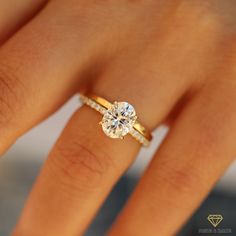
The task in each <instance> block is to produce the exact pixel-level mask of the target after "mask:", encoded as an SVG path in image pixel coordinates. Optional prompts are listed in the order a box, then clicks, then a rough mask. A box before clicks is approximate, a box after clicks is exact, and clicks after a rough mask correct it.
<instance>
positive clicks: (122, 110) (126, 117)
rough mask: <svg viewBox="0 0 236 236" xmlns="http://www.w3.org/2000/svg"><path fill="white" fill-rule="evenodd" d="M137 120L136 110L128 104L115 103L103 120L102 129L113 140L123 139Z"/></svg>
mask: <svg viewBox="0 0 236 236" xmlns="http://www.w3.org/2000/svg"><path fill="white" fill-rule="evenodd" d="M136 119H137V116H136V112H135V109H134V107H133V106H132V105H130V104H129V103H128V102H115V103H114V104H113V105H112V106H111V107H110V108H109V109H107V110H106V112H105V113H104V116H103V118H102V123H101V124H102V129H103V131H104V133H105V134H106V135H107V136H109V137H111V138H123V137H124V136H125V135H126V134H127V133H129V132H130V130H131V129H132V127H133V125H134V123H135V121H136Z"/></svg>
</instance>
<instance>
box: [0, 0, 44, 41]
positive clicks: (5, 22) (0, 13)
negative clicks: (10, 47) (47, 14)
mask: <svg viewBox="0 0 236 236" xmlns="http://www.w3.org/2000/svg"><path fill="white" fill-rule="evenodd" d="M45 2H46V0H36V1H31V0H23V1H22V0H21V1H13V0H10V1H1V9H0V44H2V43H3V42H4V41H5V40H6V39H7V38H9V37H10V36H11V35H12V34H13V33H14V32H15V31H16V30H18V29H19V28H20V27H21V26H22V25H23V24H24V23H26V22H27V21H28V20H29V19H30V18H32V17H33V16H34V15H35V14H36V13H37V12H38V11H39V10H40V9H41V8H42V6H43V5H44V4H45Z"/></svg>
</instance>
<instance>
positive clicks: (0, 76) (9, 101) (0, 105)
mask: <svg viewBox="0 0 236 236" xmlns="http://www.w3.org/2000/svg"><path fill="white" fill-rule="evenodd" d="M21 86H22V83H21V82H20V80H19V78H18V77H17V76H16V75H15V73H14V72H13V71H12V70H11V69H10V68H8V67H7V66H6V65H3V63H1V64H0V123H2V124H1V125H3V124H4V125H7V124H8V123H9V121H11V120H12V118H13V117H14V113H15V112H16V106H15V105H16V104H19V103H20V101H21V100H22V98H23V90H22V89H21ZM19 91H21V92H20V96H21V99H19V96H18V93H19Z"/></svg>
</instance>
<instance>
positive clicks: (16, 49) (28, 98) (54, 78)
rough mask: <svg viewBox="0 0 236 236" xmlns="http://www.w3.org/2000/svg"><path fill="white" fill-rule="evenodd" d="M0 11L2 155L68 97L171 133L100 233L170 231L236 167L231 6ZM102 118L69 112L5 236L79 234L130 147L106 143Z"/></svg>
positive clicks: (50, 5)
mask: <svg viewBox="0 0 236 236" xmlns="http://www.w3.org/2000/svg"><path fill="white" fill-rule="evenodd" d="M1 5H3V6H4V9H5V10H4V11H3V13H1V20H0V42H1V47H0V130H1V136H0V152H1V153H2V154H3V153H4V152H5V151H6V150H7V148H9V147H10V146H11V145H12V143H14V142H15V141H16V139H17V138H18V137H20V136H21V135H22V134H24V133H25V132H26V131H28V130H30V129H31V128H32V127H34V126H35V125H36V124H38V123H39V122H41V121H42V120H44V119H45V118H47V117H48V116H50V115H51V114H52V113H53V112H55V111H56V110H57V109H58V108H59V107H60V106H61V105H63V104H64V103H65V102H66V101H67V100H68V99H69V98H70V97H71V96H73V95H74V94H76V93H78V92H82V93H86V92H88V91H89V92H93V93H95V94H98V95H100V96H102V97H105V98H106V99H108V100H110V101H114V100H116V101H123V100H124V101H128V102H130V103H131V104H133V105H134V106H135V108H136V111H137V113H138V116H139V120H140V121H141V122H142V123H143V124H144V125H145V126H146V127H148V128H149V129H151V130H153V129H154V128H156V127H157V126H158V125H160V124H161V123H164V122H165V123H168V125H169V126H170V132H169V134H168V136H167V138H166V140H165V141H164V143H163V144H162V146H161V148H160V149H159V150H158V151H157V152H156V153H155V155H154V157H153V159H152V162H151V164H150V165H149V167H148V169H147V170H146V172H145V173H144V175H143V176H142V178H141V179H140V182H139V184H138V186H137V187H136V190H135V191H134V193H133V194H132V196H131V198H130V199H129V201H128V202H127V204H126V206H125V208H124V209H123V210H122V211H121V213H120V215H119V217H118V219H117V220H116V221H115V222H114V225H113V227H112V228H111V229H110V230H109V232H108V235H110V236H120V235H122V236H126V235H127V236H139V235H142V236H143V235H148V236H149V235H150V236H152V235H161V236H170V235H175V234H176V232H177V231H178V230H179V229H180V227H181V226H182V225H183V224H184V223H185V221H186V220H187V219H188V218H189V217H190V216H191V214H192V213H193V212H194V210H196V209H197V207H198V206H199V204H200V203H201V202H202V201H203V199H204V198H205V197H206V196H207V194H208V193H209V191H210V190H211V188H212V187H213V186H214V184H215V183H216V181H217V180H218V179H219V178H220V177H221V176H222V175H223V173H224V172H225V170H226V169H227V168H228V166H229V165H230V164H231V163H232V162H233V161H234V159H235V153H236V146H235V140H236V105H235V103H234V101H235V100H236V82H235V75H236V69H235V68H236V67H235V64H236V53H235V52H236V51H235V47H236V44H235V33H236V17H235V12H234V9H235V7H236V3H235V1H233V0H228V1H220V0H217V1H216V0H205V1H197V0H172V1H170V0H169V1H168V0H165V1H164V0H163V1H162V0H158V1H157V0H139V1H138V0H136V1H134V0H133V1H131V0H130V1H128V0H126V1H125V0H122V1H112V0H110V1H108V0H106V1H105V0H104V1H96V0H93V1H92V0H89V1H88V0H87V1H83V0H81V1H75V0H69V1H65V0H52V1H49V2H45V1H44V0H37V1H34V4H33V2H32V1H29V0H21V2H20V4H16V3H15V1H14V3H13V1H4V2H2V3H1ZM1 9H2V8H1ZM124 83H126V84H127V85H126V86H124ZM100 120H101V115H99V114H98V113H97V112H96V111H94V110H92V109H91V108H89V107H82V108H81V109H79V110H77V111H75V113H74V115H73V116H72V118H71V120H70V121H69V122H68V124H67V126H66V127H65V129H64V131H63V132H62V134H61V136H60V137H59V139H58V141H57V143H56V144H55V146H54V147H53V149H52V151H51V152H50V154H49V157H48V159H47V161H46V163H45V164H44V166H43V168H42V171H41V173H40V175H39V177H38V179H37V181H36V183H35V185H34V187H33V190H32V192H31V194H30V196H29V199H28V201H27V202H26V205H25V208H24V210H23V212H22V215H21V217H20V219H19V222H18V224H17V226H16V228H15V230H14V232H13V235H14V236H32V235H34V236H41V235H42V236H47V235H49V236H54V235H55V236H60V235H63V236H73V235H82V234H83V232H84V231H85V230H86V228H87V227H88V225H89V224H90V223H91V221H92V219H93V217H94V215H95V214H96V212H97V211H98V209H99V207H100V206H101V204H102V203H103V201H104V200H105V199H106V197H107V195H108V194H109V192H110V191H111V189H112V187H113V186H114V184H115V183H116V182H117V181H118V179H119V178H120V176H121V175H122V174H123V173H124V172H125V171H126V170H127V168H128V167H129V166H130V165H131V164H132V162H133V161H134V160H135V157H136V155H137V153H138V151H139V149H140V145H139V143H138V142H136V141H135V140H134V139H133V138H132V137H130V136H127V137H125V140H114V139H110V138H108V137H106V136H105V135H104V133H103V132H102V130H101V127H100V126H99V125H98V123H99V121H100ZM167 218H168V224H166V219H167ZM157 230H158V232H157Z"/></svg>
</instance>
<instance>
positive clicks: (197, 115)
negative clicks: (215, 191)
mask: <svg viewBox="0 0 236 236" xmlns="http://www.w3.org/2000/svg"><path fill="white" fill-rule="evenodd" d="M214 82H216V81H214ZM235 89H236V88H235V86H232V84H230V83H228V82H225V81H224V82H222V81H220V82H219V83H214V84H213V85H212V84H209V85H208V86H206V87H205V88H204V89H203V90H202V91H201V93H199V94H198V95H197V96H196V97H195V98H194V99H193V100H192V101H191V102H190V103H189V104H188V105H187V106H186V107H185V108H184V110H183V111H182V113H181V114H180V116H179V118H178V119H177V120H176V122H175V124H174V127H173V129H172V130H171V132H170V134H169V136H168V137H167V140H166V142H165V143H164V144H163V146H162V147H161V149H160V150H159V152H158V153H157V154H156V156H155V157H154V159H153V161H152V162H151V164H150V167H149V168H148V170H147V171H146V173H145V174H144V177H143V178H142V179H141V181H140V183H139V185H138V187H137V189H136V191H135V192H134V194H133V195H132V197H131V199H130V200H129V202H128V204H127V206H126V207H125V209H124V210H123V212H122V213H121V215H120V216H119V218H118V220H117V221H116V223H115V224H114V226H113V228H112V229H111V231H110V234H109V235H112V236H116V235H117V236H118V235H123V236H126V235H127V236H133V235H135V236H139V235H148V236H152V235H162V236H169V235H175V233H176V231H178V229H179V228H180V227H181V225H182V224H183V223H184V222H185V221H186V220H187V219H188V218H189V217H190V215H191V214H192V212H193V211H194V210H195V209H196V208H197V207H198V206H199V204H200V202H201V201H202V200H203V199H204V198H205V197H206V195H207V194H208V192H209V191H210V190H211V188H212V187H213V185H214V184H215V182H216V181H217V180H218V179H219V178H220V176H221V175H222V174H223V173H224V171H225V170H226V169H227V167H228V166H229V165H230V163H232V161H233V160H234V157H235V153H236V146H235V140H236V109H235V103H233V101H235V99H236V93H235ZM167 219H168V220H167ZM167 221H168V224H167V223H166V222H167ZM137 225H138V226H139V227H137Z"/></svg>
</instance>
